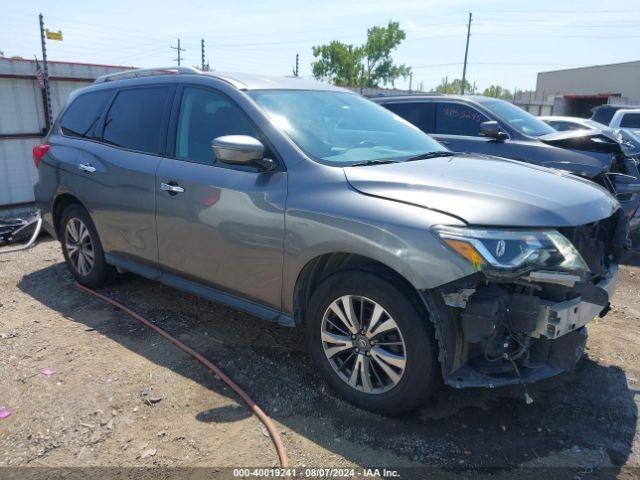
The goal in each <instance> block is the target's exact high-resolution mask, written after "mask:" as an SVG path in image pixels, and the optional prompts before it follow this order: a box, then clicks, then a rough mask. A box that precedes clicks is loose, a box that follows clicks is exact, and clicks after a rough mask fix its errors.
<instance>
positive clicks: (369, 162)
mask: <svg viewBox="0 0 640 480" xmlns="http://www.w3.org/2000/svg"><path fill="white" fill-rule="evenodd" d="M385 163H398V161H397V160H366V161H364V162H358V163H353V164H351V165H349V166H350V167H366V166H368V165H383V164H385Z"/></svg>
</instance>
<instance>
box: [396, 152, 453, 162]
mask: <svg viewBox="0 0 640 480" xmlns="http://www.w3.org/2000/svg"><path fill="white" fill-rule="evenodd" d="M454 155H456V152H450V151H448V150H444V151H441V152H426V153H421V154H420V155H415V156H413V157H409V158H407V159H406V160H405V162H413V161H414V160H427V159H429V158H438V157H453V156H454Z"/></svg>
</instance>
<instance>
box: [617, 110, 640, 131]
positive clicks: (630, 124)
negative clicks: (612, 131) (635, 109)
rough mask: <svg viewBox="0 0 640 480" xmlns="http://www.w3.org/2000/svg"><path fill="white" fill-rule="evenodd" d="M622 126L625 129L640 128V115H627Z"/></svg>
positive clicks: (621, 123) (623, 118)
mask: <svg viewBox="0 0 640 480" xmlns="http://www.w3.org/2000/svg"><path fill="white" fill-rule="evenodd" d="M620 126H621V127H623V128H624V127H627V128H640V113H625V114H624V116H623V117H622V121H621V122H620Z"/></svg>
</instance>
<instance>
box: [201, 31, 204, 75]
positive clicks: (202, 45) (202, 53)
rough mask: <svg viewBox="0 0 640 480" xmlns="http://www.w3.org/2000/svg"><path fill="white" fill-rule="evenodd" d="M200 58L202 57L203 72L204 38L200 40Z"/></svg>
mask: <svg viewBox="0 0 640 480" xmlns="http://www.w3.org/2000/svg"><path fill="white" fill-rule="evenodd" d="M200 56H201V57H202V68H201V69H202V71H203V72H204V38H203V39H201V40H200Z"/></svg>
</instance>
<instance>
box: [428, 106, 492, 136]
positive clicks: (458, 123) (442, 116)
mask: <svg viewBox="0 0 640 480" xmlns="http://www.w3.org/2000/svg"><path fill="white" fill-rule="evenodd" d="M487 120H489V119H488V118H487V117H485V116H484V115H483V114H482V113H480V112H478V111H477V110H476V109H474V108H471V107H469V106H467V105H463V104H461V103H438V104H437V106H436V133H441V134H447V135H467V136H474V137H478V136H480V124H481V123H482V122H486V121H487Z"/></svg>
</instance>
